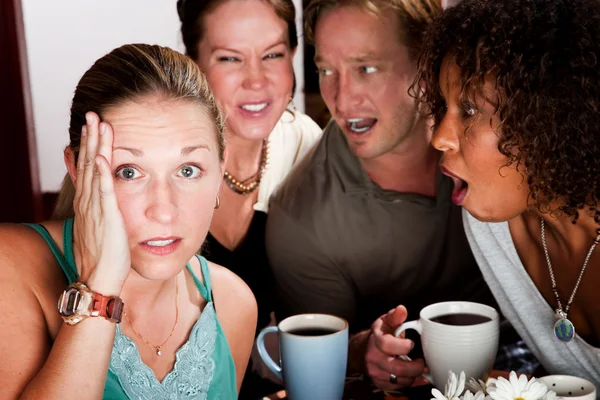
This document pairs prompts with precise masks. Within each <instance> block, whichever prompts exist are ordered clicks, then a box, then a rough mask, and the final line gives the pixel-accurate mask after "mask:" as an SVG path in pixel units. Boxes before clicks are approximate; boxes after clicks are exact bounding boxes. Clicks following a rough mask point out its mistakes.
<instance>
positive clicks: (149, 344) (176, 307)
mask: <svg viewBox="0 0 600 400" xmlns="http://www.w3.org/2000/svg"><path fill="white" fill-rule="evenodd" d="M123 314H125V318H127V322H128V323H129V326H131V330H132V331H133V332H134V333H135V334H136V335H138V336H139V338H140V339H142V340H143V341H144V342H145V343H146V344H147V345H148V346H150V347H153V348H154V350H156V355H158V356H160V355H162V348H163V346H164V345H165V344H167V342H168V341H169V339H171V336H173V333H174V332H175V328H177V321H179V281H178V280H177V278H175V325H173V329H171V333H169V337H167V338H166V339H165V341H164V342H162V343H161V344H159V345H158V346H155V345H153V344H152V343H150V342H149V341H148V340H147V339H146V338H145V337H143V336H142V334H141V333H139V332H138V331H136V330H135V328H134V327H133V323H132V322H131V320H130V319H129V315H127V313H126V312H124V313H123Z"/></svg>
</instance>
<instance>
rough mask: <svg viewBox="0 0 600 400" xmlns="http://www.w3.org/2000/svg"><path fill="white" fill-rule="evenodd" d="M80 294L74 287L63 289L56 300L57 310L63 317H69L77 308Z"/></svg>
mask: <svg viewBox="0 0 600 400" xmlns="http://www.w3.org/2000/svg"><path fill="white" fill-rule="evenodd" d="M80 302H81V294H80V292H79V290H78V289H76V288H69V289H67V290H65V292H64V293H63V295H62V296H61V297H60V300H59V301H58V312H59V313H60V315H62V316H64V317H70V316H71V315H73V314H75V312H76V311H77V310H78V309H79V304H80Z"/></svg>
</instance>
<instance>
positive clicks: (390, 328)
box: [365, 305, 424, 390]
mask: <svg viewBox="0 0 600 400" xmlns="http://www.w3.org/2000/svg"><path fill="white" fill-rule="evenodd" d="M407 316H408V312H407V311H406V307H404V306H402V305H401V306H398V307H396V308H394V309H392V310H390V312H388V313H387V314H385V315H382V316H381V317H379V318H377V320H376V321H375V322H374V323H373V325H371V335H370V337H369V343H368V344H367V353H366V355H365V362H366V367H367V373H368V374H369V377H370V378H371V380H372V381H373V383H374V384H375V385H376V386H377V387H379V388H380V389H383V390H396V389H399V388H403V387H407V386H411V385H412V384H413V382H414V380H415V378H416V377H418V376H421V375H422V374H423V370H424V362H423V360H422V359H419V360H414V361H413V360H410V359H409V358H408V357H407V355H408V353H409V352H410V351H411V350H412V348H413V346H414V343H413V341H412V340H410V339H405V338H403V337H395V336H394V331H395V330H396V329H397V328H398V327H399V326H400V325H402V324H403V323H404V321H406V317H407Z"/></svg>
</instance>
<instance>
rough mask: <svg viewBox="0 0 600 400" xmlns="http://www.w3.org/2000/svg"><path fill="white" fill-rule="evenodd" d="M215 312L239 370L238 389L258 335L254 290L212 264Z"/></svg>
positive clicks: (210, 267)
mask: <svg viewBox="0 0 600 400" xmlns="http://www.w3.org/2000/svg"><path fill="white" fill-rule="evenodd" d="M208 268H209V271H210V278H211V281H212V289H213V296H214V303H215V309H216V311H217V316H218V318H219V323H220V324H221V327H222V328H223V332H224V333H225V337H226V338H227V343H228V344H229V350H230V351H231V356H232V357H233V362H234V364H235V369H236V377H237V387H238V390H239V388H240V385H241V383H242V380H243V379H244V374H245V372H246V367H247V365H248V360H249V359H250V353H251V352H252V346H253V344H254V334H255V332H256V321H257V318H258V308H257V306H256V300H255V298H254V295H253V294H252V291H251V290H250V288H249V287H248V285H246V283H245V282H244V281H243V280H242V279H241V278H240V277H238V276H237V275H236V274H234V273H233V272H231V271H230V270H228V269H227V268H224V267H222V266H220V265H218V264H215V263H212V262H209V263H208Z"/></svg>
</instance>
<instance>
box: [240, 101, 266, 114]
mask: <svg viewBox="0 0 600 400" xmlns="http://www.w3.org/2000/svg"><path fill="white" fill-rule="evenodd" d="M268 105H269V103H266V102H265V103H258V104H242V105H241V108H242V110H245V111H250V112H255V113H257V112H261V111H262V110H264V109H265V108H267V106H268Z"/></svg>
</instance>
